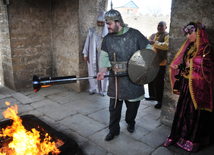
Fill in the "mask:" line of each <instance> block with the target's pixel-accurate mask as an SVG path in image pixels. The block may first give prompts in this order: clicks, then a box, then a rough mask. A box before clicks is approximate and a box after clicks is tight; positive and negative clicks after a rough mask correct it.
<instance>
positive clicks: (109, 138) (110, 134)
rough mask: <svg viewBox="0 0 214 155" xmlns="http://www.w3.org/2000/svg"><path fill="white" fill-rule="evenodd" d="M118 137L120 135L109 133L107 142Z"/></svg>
mask: <svg viewBox="0 0 214 155" xmlns="http://www.w3.org/2000/svg"><path fill="white" fill-rule="evenodd" d="M118 135H119V134H113V133H108V134H107V136H106V138H105V141H110V140H112V139H114V137H115V136H118Z"/></svg>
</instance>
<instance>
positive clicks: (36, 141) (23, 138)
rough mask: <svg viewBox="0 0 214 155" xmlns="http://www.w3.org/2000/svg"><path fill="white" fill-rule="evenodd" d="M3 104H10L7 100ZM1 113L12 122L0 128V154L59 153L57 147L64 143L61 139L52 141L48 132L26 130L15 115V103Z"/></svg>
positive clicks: (45, 154) (32, 154)
mask: <svg viewBox="0 0 214 155" xmlns="http://www.w3.org/2000/svg"><path fill="white" fill-rule="evenodd" d="M5 104H6V105H8V106H9V105H10V103H9V102H6V103H5ZM2 114H3V115H4V117H5V118H8V119H11V120H13V123H12V125H11V126H6V127H5V128H2V130H1V133H0V143H1V144H0V147H1V148H0V155H48V154H49V153H52V154H54V155H57V154H59V153H60V150H59V149H58V147H60V146H62V145H63V144H64V143H63V141H61V140H58V141H57V142H54V141H53V140H52V138H51V137H50V136H49V135H48V133H45V132H44V133H41V132H39V131H38V130H36V129H35V128H32V129H31V130H26V129H25V127H24V126H23V125H22V119H21V118H20V117H19V116H17V114H18V106H17V105H15V106H11V107H8V108H7V110H5V111H4V112H3V113H2ZM38 128H39V127H38Z"/></svg>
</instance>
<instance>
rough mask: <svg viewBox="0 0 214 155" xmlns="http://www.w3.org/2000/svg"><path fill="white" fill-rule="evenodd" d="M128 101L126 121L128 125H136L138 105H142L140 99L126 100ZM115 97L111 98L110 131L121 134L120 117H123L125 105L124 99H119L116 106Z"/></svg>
mask: <svg viewBox="0 0 214 155" xmlns="http://www.w3.org/2000/svg"><path fill="white" fill-rule="evenodd" d="M124 101H125V103H126V107H127V110H126V116H125V121H126V123H127V124H128V125H131V126H134V125H135V118H136V116H137V111H138V107H139V105H140V101H137V102H129V101H127V100H124ZM114 105H115V99H110V105H109V112H110V122H109V130H110V133H113V134H119V133H120V124H119V123H120V119H121V110H122V106H123V101H120V100H117V104H116V107H114Z"/></svg>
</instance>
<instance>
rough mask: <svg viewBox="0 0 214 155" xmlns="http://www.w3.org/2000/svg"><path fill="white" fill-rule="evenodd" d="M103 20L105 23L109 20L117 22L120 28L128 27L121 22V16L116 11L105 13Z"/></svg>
mask: <svg viewBox="0 0 214 155" xmlns="http://www.w3.org/2000/svg"><path fill="white" fill-rule="evenodd" d="M105 20H106V21H110V20H113V21H116V20H118V21H119V22H120V25H121V26H122V27H126V26H128V25H127V24H125V23H124V22H123V19H122V16H121V14H120V12H119V11H117V10H114V9H111V10H109V11H108V12H106V14H105Z"/></svg>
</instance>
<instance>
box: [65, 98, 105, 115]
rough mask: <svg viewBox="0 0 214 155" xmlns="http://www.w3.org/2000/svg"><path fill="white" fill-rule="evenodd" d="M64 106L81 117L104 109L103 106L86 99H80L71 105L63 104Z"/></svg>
mask: <svg viewBox="0 0 214 155" xmlns="http://www.w3.org/2000/svg"><path fill="white" fill-rule="evenodd" d="M64 106H66V107H67V108H69V109H72V110H74V111H77V112H79V113H81V114H83V115H88V114H91V113H94V112H96V111H99V110H101V109H104V108H105V106H103V105H101V104H98V103H95V102H92V101H89V100H86V99H81V100H77V101H74V102H71V103H66V104H64Z"/></svg>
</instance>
